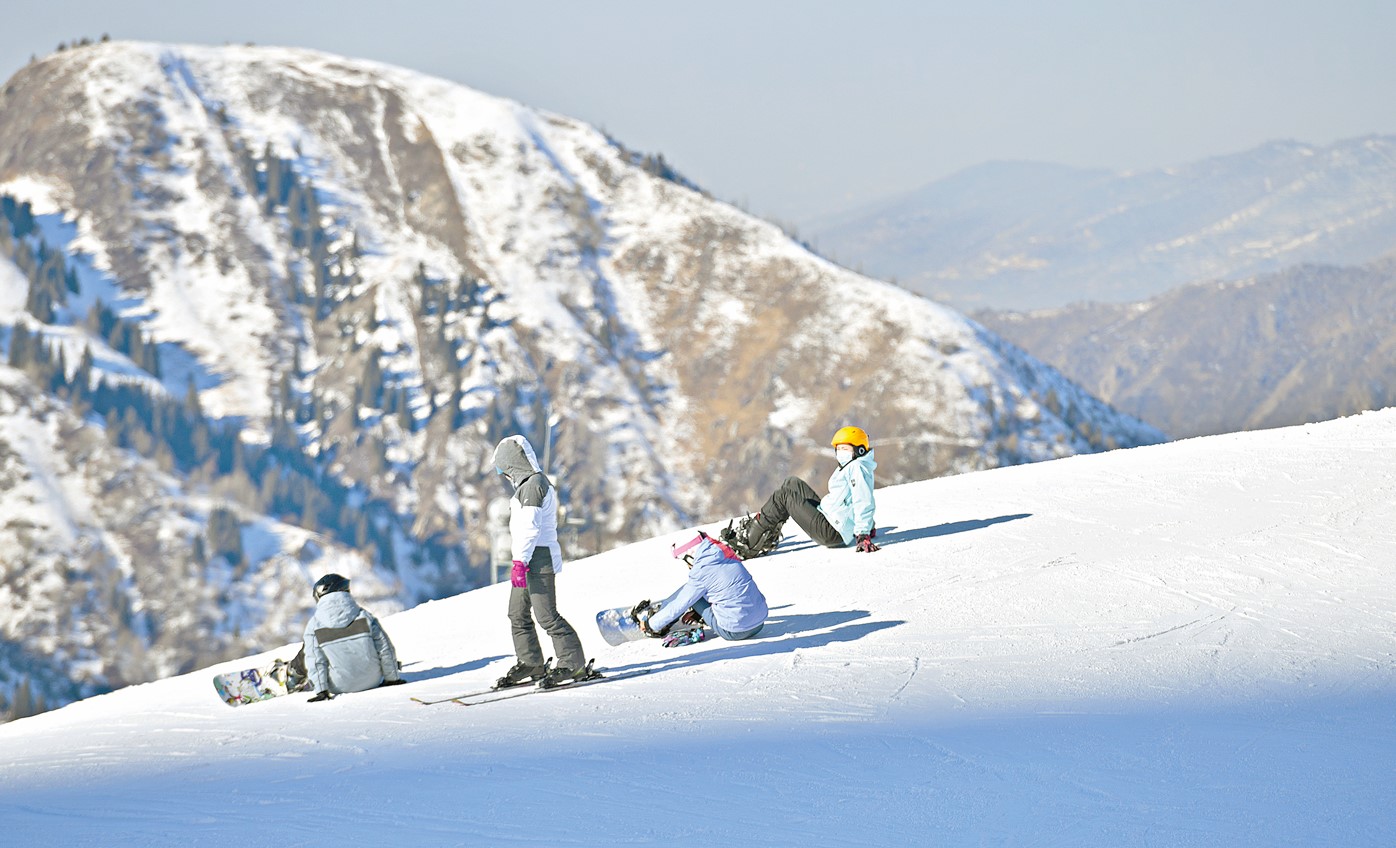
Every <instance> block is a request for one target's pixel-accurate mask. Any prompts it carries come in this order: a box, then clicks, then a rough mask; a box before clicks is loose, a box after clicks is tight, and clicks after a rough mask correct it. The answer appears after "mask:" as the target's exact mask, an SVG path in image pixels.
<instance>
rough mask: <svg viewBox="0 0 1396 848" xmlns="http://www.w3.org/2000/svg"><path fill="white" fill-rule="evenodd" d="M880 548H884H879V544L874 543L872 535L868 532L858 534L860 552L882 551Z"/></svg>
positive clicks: (858, 549)
mask: <svg viewBox="0 0 1396 848" xmlns="http://www.w3.org/2000/svg"><path fill="white" fill-rule="evenodd" d="M880 550H882V548H879V547H878V546H877V545H874V544H873V540H872V536H870V535H868V534H867V533H863V534H861V535H859V536H858V547H857V551H858V553H860V554H870V553H872V552H873V551H880Z"/></svg>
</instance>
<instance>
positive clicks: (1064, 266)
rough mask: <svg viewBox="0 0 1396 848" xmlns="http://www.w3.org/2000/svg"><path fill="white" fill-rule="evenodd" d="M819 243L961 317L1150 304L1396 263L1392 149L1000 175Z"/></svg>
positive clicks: (936, 193)
mask: <svg viewBox="0 0 1396 848" xmlns="http://www.w3.org/2000/svg"><path fill="white" fill-rule="evenodd" d="M807 229H808V231H809V233H810V239H811V241H812V243H813V244H814V245H815V246H816V247H817V248H819V249H820V250H821V251H822V252H824V253H825V254H827V255H830V256H832V257H833V258H835V259H837V260H838V261H840V262H842V263H844V264H846V265H849V266H850V267H854V268H858V269H860V270H863V271H866V272H867V273H869V274H872V275H874V276H878V277H881V278H883V279H895V280H896V281H897V282H898V283H899V284H901V285H903V286H905V287H907V288H908V289H910V290H912V291H916V292H920V293H922V294H924V295H927V296H928V297H932V298H934V299H936V300H939V301H942V302H945V303H948V304H950V305H952V306H955V307H958V308H960V309H964V310H970V311H973V310H977V309H982V308H991V309H999V310H1015V311H1026V310H1035V309H1044V308H1054V307H1060V306H1065V305H1067V304H1071V303H1075V302H1082V301H1096V302H1114V303H1126V302H1132V301H1140V300H1147V299H1149V298H1152V297H1154V296H1156V295H1159V294H1161V293H1163V292H1164V291H1167V290H1168V289H1171V288H1174V287H1176V286H1181V285H1185V284H1189V283H1194V282H1199V281H1204V280H1240V279H1247V278H1251V277H1254V276H1257V275H1260V274H1266V273H1274V272H1278V271H1281V270H1283V269H1285V268H1286V267H1289V266H1293V265H1298V264H1331V265H1361V264H1365V263H1367V262H1371V261H1375V260H1377V259H1379V258H1380V257H1383V256H1385V255H1386V254H1388V253H1390V252H1391V251H1392V250H1393V249H1396V138H1393V137H1390V136H1371V137H1367V138H1358V139H1353V140H1349V141H1343V142H1339V143H1336V144H1333V145H1330V146H1327V147H1320V146H1313V145H1306V144H1300V143H1296V142H1274V143H1271V144H1266V145H1263V146H1261V147H1258V148H1256V149H1254V150H1250V151H1246V152H1244V153H1237V154H1233V155H1228V156H1219V157H1216V158H1212V159H1206V160H1203V161H1200V162H1195V163H1191V164H1188V165H1183V166H1180V167H1176V168H1166V169H1159V170H1151V171H1142V172H1137V173H1113V172H1110V171H1102V170H1086V169H1078V168H1068V167H1064V166H1059V165H1047V164H1039V163H1030V162H995V163H989V164H986V165H981V166H977V167H973V168H970V169H968V170H966V171H963V172H961V173H959V174H956V175H954V176H952V177H948V178H946V179H944V180H939V181H937V182H934V183H931V184H930V185H928V186H925V187H923V188H920V189H917V190H915V191H912V192H909V193H907V194H904V195H901V196H899V197H894V198H891V199H888V200H886V201H883V202H880V203H876V204H873V205H871V206H869V207H866V208H864V209H861V210H858V211H855V212H851V213H849V214H847V215H842V216H836V217H833V218H830V219H826V220H825V221H823V222H821V223H818V224H816V225H814V226H813V227H810V228H807Z"/></svg>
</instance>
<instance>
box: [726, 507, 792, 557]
mask: <svg viewBox="0 0 1396 848" xmlns="http://www.w3.org/2000/svg"><path fill="white" fill-rule="evenodd" d="M757 517H758V516H756V515H744V516H742V517H741V518H734V519H732V520H731V521H729V522H727V526H726V527H725V528H723V529H722V530H721V531H720V532H719V533H718V535H719V536H721V537H722V541H723V542H725V543H726V544H727V547H729V548H731V549H732V550H734V551H736V553H737V556H739V557H741V558H742V559H744V560H746V559H755V558H756V557H759V556H763V555H765V554H768V553H770V552H771V551H773V550H775V549H776V545H779V544H780V535H781V534H780V530H781V528H780V527H771V528H764V527H762V526H761V523H760V522H759V521H758V520H757ZM734 525H735V526H734Z"/></svg>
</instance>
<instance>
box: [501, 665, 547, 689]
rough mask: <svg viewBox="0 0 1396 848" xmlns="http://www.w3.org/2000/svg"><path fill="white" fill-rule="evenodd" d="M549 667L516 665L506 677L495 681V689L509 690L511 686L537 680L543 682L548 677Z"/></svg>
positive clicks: (506, 673)
mask: <svg viewBox="0 0 1396 848" xmlns="http://www.w3.org/2000/svg"><path fill="white" fill-rule="evenodd" d="M547 673H548V667H547V665H524V664H523V663H515V664H514V667H513V668H511V669H509V670H508V671H506V672H505V673H504V676H503V677H501V678H499V680H497V681H495V684H494V688H495V689H507V688H508V687H510V686H518V685H520V684H522V683H532V682H533V681H535V680H542V679H543V678H544V677H545V676H547Z"/></svg>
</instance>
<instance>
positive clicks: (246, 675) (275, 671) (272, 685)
mask: <svg viewBox="0 0 1396 848" xmlns="http://www.w3.org/2000/svg"><path fill="white" fill-rule="evenodd" d="M288 670H289V666H288V665H287V664H286V663H285V662H284V661H282V660H277V661H276V662H274V663H272V664H271V665H269V666H265V667H263V668H248V669H243V670H242V671H229V672H225V673H223V674H217V675H214V677H213V688H214V689H215V690H217V692H218V697H220V698H222V699H223V703H225V704H227V705H228V706H230V707H236V706H239V705H241V704H251V703H254V702H256V701H269V700H271V699H272V698H278V697H280V696H282V695H285V694H288V693H289V691H290V690H288V689H287V688H286V675H287V671H288Z"/></svg>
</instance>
